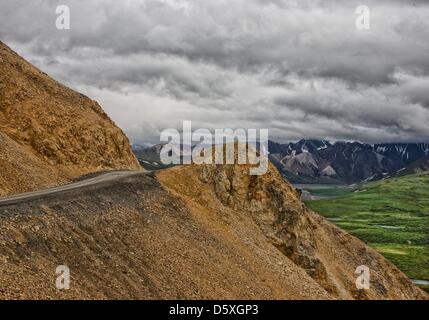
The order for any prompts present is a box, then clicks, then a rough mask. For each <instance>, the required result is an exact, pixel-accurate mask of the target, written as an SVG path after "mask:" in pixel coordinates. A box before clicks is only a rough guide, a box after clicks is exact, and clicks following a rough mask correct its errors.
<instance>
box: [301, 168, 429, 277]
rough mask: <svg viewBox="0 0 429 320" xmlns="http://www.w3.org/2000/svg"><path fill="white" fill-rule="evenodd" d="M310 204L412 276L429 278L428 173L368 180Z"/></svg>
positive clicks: (308, 203)
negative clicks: (343, 192)
mask: <svg viewBox="0 0 429 320" xmlns="http://www.w3.org/2000/svg"><path fill="white" fill-rule="evenodd" d="M307 205H308V206H309V207H311V208H312V209H313V210H315V211H317V212H318V213H320V214H321V215H323V216H325V217H327V218H328V219H329V220H331V221H332V222H334V223H335V224H337V225H338V226H339V227H341V228H342V229H344V230H346V231H348V232H350V233H351V234H353V235H355V236H356V237H358V238H359V239H361V240H363V241H365V242H366V243H367V244H369V245H370V246H371V247H373V248H375V249H376V250H377V251H378V252H380V253H381V254H382V255H384V256H385V257H386V258H387V259H389V260H390V261H392V262H393V263H394V264H395V265H397V266H398V267H399V268H400V269H401V270H402V271H404V272H405V273H406V274H407V275H408V276H409V277H411V278H413V279H423V280H429V251H428V250H429V172H423V173H418V174H413V175H408V176H403V177H396V178H391V179H387V180H383V181H378V182H374V183H370V184H365V185H363V186H361V187H360V188H359V189H358V190H356V191H355V192H352V193H349V194H347V195H345V196H341V197H337V198H332V199H323V200H317V201H309V202H307Z"/></svg>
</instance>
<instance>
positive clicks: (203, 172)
mask: <svg viewBox="0 0 429 320" xmlns="http://www.w3.org/2000/svg"><path fill="white" fill-rule="evenodd" d="M158 177H159V179H160V181H161V183H162V184H163V185H164V186H165V187H166V188H167V189H169V190H170V191H171V192H173V193H174V194H176V195H177V196H179V197H181V198H183V199H184V200H185V202H186V203H187V206H188V207H190V208H191V210H196V211H198V210H201V209H199V208H201V207H205V208H207V209H206V210H210V211H212V212H213V214H214V215H219V216H220V217H222V216H223V217H227V218H225V219H226V220H227V221H228V223H230V224H232V223H234V224H237V223H240V221H236V219H237V217H242V216H247V217H251V219H252V220H253V221H254V222H255V223H256V224H257V225H258V227H259V228H260V230H261V231H262V233H263V234H264V235H265V237H266V238H267V239H268V240H269V241H270V242H271V243H272V245H273V246H275V247H276V248H277V249H278V250H279V251H280V252H282V253H283V254H284V255H285V256H286V257H288V258H289V259H290V260H291V261H293V262H294V263H295V264H296V265H297V266H299V267H300V268H302V269H304V270H305V271H306V273H307V274H308V275H310V276H311V277H312V278H313V279H314V280H315V281H316V282H317V283H319V285H320V286H321V287H323V288H324V289H325V290H326V291H327V292H328V293H329V294H330V295H331V296H332V297H334V298H341V299H420V298H426V297H427V295H426V294H425V293H424V292H423V291H422V290H420V289H419V288H418V287H416V286H415V285H414V284H413V283H412V281H411V280H410V279H408V278H407V277H406V276H405V275H404V274H403V273H402V272H401V271H399V270H398V269H397V268H396V267H395V266H394V265H393V264H391V263H390V262H389V261H387V260H386V259H385V258H384V257H382V256H381V255H380V254H378V253H377V252H376V251H375V250H373V249H371V248H369V247H368V246H366V245H365V244H364V243H363V242H361V241H360V240H358V239H357V238H355V237H353V236H351V235H349V234H348V233H346V232H344V231H342V230H340V229H339V228H337V227H336V226H334V225H333V224H331V223H330V222H328V221H327V220H325V219H324V218H322V217H320V216H319V215H317V214H315V213H313V212H312V211H311V210H309V209H308V208H307V207H306V206H305V205H304V204H303V203H302V202H301V201H300V197H299V192H298V191H297V190H295V189H294V188H293V187H292V186H291V185H290V184H288V183H287V182H285V181H284V180H283V178H282V177H281V176H280V174H279V173H278V171H277V169H276V168H274V166H273V165H271V164H270V166H269V170H268V172H267V173H266V174H265V175H261V176H251V175H249V166H248V165H192V166H187V167H178V168H173V169H168V170H166V171H163V172H159V173H158ZM196 214H197V213H196ZM249 236H251V235H249ZM361 265H365V266H367V267H368V268H369V269H370V289H369V290H359V289H357V287H356V278H357V274H355V271H356V268H357V267H358V266H361Z"/></svg>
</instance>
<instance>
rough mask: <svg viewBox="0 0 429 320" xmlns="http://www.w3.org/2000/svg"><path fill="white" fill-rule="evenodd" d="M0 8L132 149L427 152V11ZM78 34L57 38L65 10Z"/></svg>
mask: <svg viewBox="0 0 429 320" xmlns="http://www.w3.org/2000/svg"><path fill="white" fill-rule="evenodd" d="M365 2H366V3H365V4H366V5H367V6H369V8H370V10H371V29H370V30H365V31H360V30H357V29H356V27H355V19H356V13H355V9H356V7H357V6H358V5H361V4H362V3H361V1H341V2H338V1H316V0H315V1H309V0H307V1H306V0H304V1H286V0H284V1H283V0H254V1H245V0H234V1H226V0H219V1H198V2H197V1H187V0H148V1H113V0H110V1H109V0H108V1H95V0H94V1H84V0H73V1H70V0H69V1H54V0H49V1H41V0H39V1H37V0H36V1H32V2H28V1H24V0H18V1H16V0H14V1H12V0H10V1H8V0H2V1H1V3H0V39H1V40H3V41H5V42H6V43H8V44H9V45H11V46H12V48H14V49H16V50H17V51H18V52H19V53H21V54H22V55H23V56H24V57H26V58H27V59H29V60H30V61H31V62H33V63H35V64H36V65H37V66H39V67H41V68H42V69H44V70H45V71H47V72H49V73H50V74H52V75H53V76H54V77H55V78H58V79H59V80H61V81H63V82H66V83H68V84H69V85H72V86H73V87H75V88H76V89H78V90H81V91H83V92H84V93H86V94H88V95H90V96H92V97H94V98H96V99H98V100H100V102H101V103H102V104H103V105H104V107H105V108H106V110H107V111H108V113H109V114H110V115H111V116H112V117H113V118H114V119H115V120H116V121H117V122H118V124H120V125H121V126H122V127H123V128H124V129H125V130H126V131H127V133H128V134H129V135H130V136H131V137H132V138H133V139H134V140H142V139H143V140H147V139H149V140H153V141H155V140H157V139H158V137H159V131H160V130H162V129H164V128H166V127H176V126H178V125H180V121H181V120H185V119H186V120H193V121H194V123H195V125H196V127H207V128H217V127H219V128H222V127H252V128H270V129H271V133H272V135H274V136H275V137H277V138H278V139H284V140H286V139H298V138H301V137H321V138H330V139H358V140H363V141H368V142H375V141H399V140H401V141H402V140H403V141H405V140H407V141H409V140H428V139H429V129H428V126H427V123H429V94H428V92H429V90H428V85H429V80H428V79H429V59H428V58H427V56H428V55H427V52H429V6H428V5H427V4H426V2H425V1H401V0H396V1H375V0H371V1H365ZM58 4H67V5H69V6H70V9H71V30H65V31H59V30H57V29H56V28H55V19H56V14H55V7H56V6H57V5H58Z"/></svg>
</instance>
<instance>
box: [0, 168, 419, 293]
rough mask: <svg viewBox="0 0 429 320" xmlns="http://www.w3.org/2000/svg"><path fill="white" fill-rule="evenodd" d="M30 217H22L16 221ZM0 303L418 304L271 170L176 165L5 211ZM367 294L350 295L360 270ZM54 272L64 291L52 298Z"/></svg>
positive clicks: (1, 213)
mask: <svg viewBox="0 0 429 320" xmlns="http://www.w3.org/2000/svg"><path fill="white" fill-rule="evenodd" d="M23 213H25V214H23ZM0 225H1V229H2V232H1V234H0V244H1V246H0V259H1V263H0V298H2V299H3V298H43V299H49V298H101V299H103V298H116V299H120V298H137V299H155V298H161V299H165V298H170V299H174V298H180V299H189V298H193V299H196V298H200V299H201V298H202V299H223V298H225V299H331V298H350V299H352V298H357V299H367V298H373V299H390V298H398V299H424V298H427V296H426V295H425V294H424V293H423V292H422V291H421V290H420V289H418V288H417V287H415V286H414V285H413V284H412V283H411V281H410V280H409V279H407V278H406V277H405V276H404V275H403V274H402V273H401V272H400V271H399V270H398V269H397V268H395V267H394V266H393V265H392V264H390V263H389V262H387V261H386V260H385V259H384V258H382V257H381V256H380V255H379V254H377V253H376V252H374V251H373V250H371V249H369V248H368V247H366V246H365V245H364V244H363V243H362V242H360V241H358V240H357V239H356V238H354V237H352V236H350V235H348V234H347V233H345V232H343V231H341V230H339V229H338V228H336V227H334V226H333V225H331V224H330V223H329V222H327V221H325V220H324V219H322V218H320V217H319V216H317V215H315V214H313V213H312V212H310V211H309V210H308V209H306V208H305V207H304V205H303V204H302V203H301V202H300V200H299V197H298V194H297V192H296V190H295V189H293V188H292V187H291V186H290V185H288V184H287V183H285V182H284V181H283V179H282V178H281V177H280V175H279V174H278V172H277V171H276V170H275V168H273V167H271V168H270V172H269V173H268V174H267V175H264V176H261V177H250V176H249V175H248V167H247V166H234V165H229V166H187V167H185V166H180V167H174V168H171V169H166V170H162V171H159V172H158V173H157V174H154V173H141V174H140V175H136V176H133V177H128V178H123V179H122V180H120V181H115V182H106V183H104V184H103V185H97V186H92V187H87V188H85V189H79V190H74V191H71V192H68V193H65V194H62V195H56V196H52V197H50V198H47V199H43V200H32V201H28V202H24V203H20V204H15V205H9V206H2V207H0ZM362 264H365V265H367V266H368V267H369V268H370V270H371V288H370V290H368V291H364V290H357V289H356V287H355V280H356V276H357V275H356V274H355V273H354V271H355V268H356V266H358V265H362ZM58 265H66V266H68V267H69V268H70V273H71V283H70V289H69V290H62V291H61V290H57V289H56V288H55V279H56V277H57V275H56V274H55V270H56V267H57V266H58Z"/></svg>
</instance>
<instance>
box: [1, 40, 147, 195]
mask: <svg viewBox="0 0 429 320" xmlns="http://www.w3.org/2000/svg"><path fill="white" fill-rule="evenodd" d="M0 151H1V153H0V169H1V175H0V195H5V194H9V193H15V192H24V191H30V190H34V189H38V188H41V187H46V186H51V185H55V184H59V183H64V182H67V181H69V180H70V179H72V178H74V177H77V176H80V175H82V174H86V173H89V172H93V171H98V170H109V169H138V168H139V165H138V162H137V160H136V158H135V156H134V155H133V154H132V152H131V148H130V146H129V141H128V139H127V137H126V136H125V135H124V133H123V132H122V131H121V130H120V129H119V128H118V127H117V126H116V125H115V124H114V123H113V122H112V121H111V120H110V119H109V117H108V116H107V115H106V114H105V113H104V112H103V110H102V109H101V107H100V106H99V105H98V104H97V102H95V101H93V100H91V99H89V98H87V97H85V96H84V95H82V94H79V93H77V92H75V91H73V90H71V89H68V88H67V87H65V86H63V85H61V84H60V83H58V82H56V81H55V80H53V79H51V78H50V77H49V76H47V75H46V74H44V73H43V72H41V71H39V70H37V69H36V68H35V67H33V66H32V65H31V64H29V63H28V62H26V61H25V60H24V59H22V58H21V57H19V56H18V55H17V54H16V53H15V52H13V51H12V50H11V49H10V48H8V47H7V46H6V45H5V44H3V43H2V42H0Z"/></svg>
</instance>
